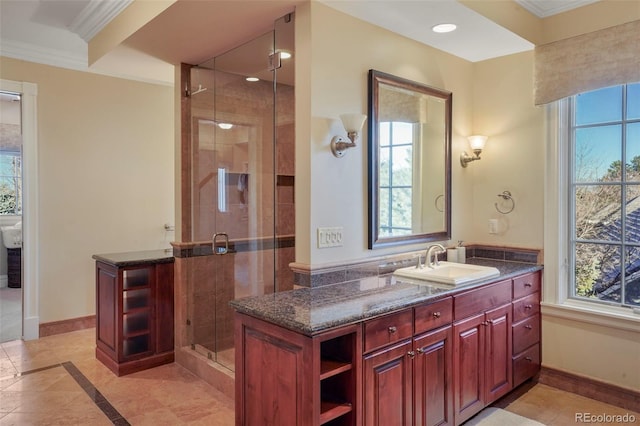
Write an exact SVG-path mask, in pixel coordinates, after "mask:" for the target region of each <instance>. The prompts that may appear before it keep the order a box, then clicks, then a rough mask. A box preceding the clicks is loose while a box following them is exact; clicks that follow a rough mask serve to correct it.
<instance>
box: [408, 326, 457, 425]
mask: <svg viewBox="0 0 640 426" xmlns="http://www.w3.org/2000/svg"><path fill="white" fill-rule="evenodd" d="M451 336H452V334H451V326H447V327H444V328H440V329H438V330H435V331H432V332H429V333H426V334H423V335H422V336H419V337H416V339H415V340H414V347H415V350H416V357H415V362H414V365H413V367H414V380H415V382H414V395H415V425H416V426H434V425H452V424H453V392H452V386H451V371H452V369H453V368H452V363H453V348H452V342H451Z"/></svg>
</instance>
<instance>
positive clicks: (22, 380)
mask: <svg viewBox="0 0 640 426" xmlns="http://www.w3.org/2000/svg"><path fill="white" fill-rule="evenodd" d="M94 336H95V329H87V330H81V331H75V332H71V333H65V334H59V335H55V336H48V337H43V338H41V339H39V340H35V341H29V342H23V341H13V342H7V343H3V344H1V345H0V426H4V425H19V426H23V425H53V424H55V425H92V426H93V425H110V424H117V425H127V424H131V425H154V426H158V425H208V426H217V425H225V426H227V425H228V426H232V425H233V423H234V405H233V400H231V399H230V398H228V397H226V396H224V395H223V394H222V393H220V392H218V391H217V390H215V389H214V388H212V387H211V386H209V385H208V384H206V383H204V382H203V381H201V380H200V379H198V378H197V377H195V376H194V375H193V374H191V373H190V372H188V371H187V370H185V369H183V368H182V367H180V366H178V365H177V364H169V365H165V366H161V367H157V368H154V369H150V370H146V371H141V372H138V373H135V374H131V375H128V376H123V377H116V376H115V375H114V374H113V373H112V372H111V371H110V370H108V369H107V368H106V367H104V366H103V365H102V364H101V363H100V362H99V361H97V360H96V359H95V356H94V345H95V344H94V338H95V337H94ZM514 394H515V395H516V396H513V397H510V398H509V399H508V400H501V401H500V402H499V403H498V404H497V405H498V406H501V407H502V408H505V409H506V410H508V411H511V412H514V413H516V414H519V415H521V416H524V417H528V418H531V419H534V420H537V421H539V422H541V423H544V424H546V425H548V426H556V425H558V426H565V425H573V424H579V423H577V422H576V419H575V416H576V413H591V414H594V415H595V414H608V415H616V414H621V415H624V414H625V413H628V411H627V410H624V409H621V408H618V407H614V406H612V405H608V404H604V403H601V402H598V401H594V400H592V399H589V398H584V397H581V396H578V395H575V394H571V393H567V392H563V391H560V390H558V389H555V388H552V387H549V386H545V385H541V384H535V385H534V384H531V385H528V386H525V387H521V388H519V389H518V391H516V392H514ZM630 414H631V415H634V416H635V423H631V424H640V413H630ZM605 424H610V423H590V425H605Z"/></svg>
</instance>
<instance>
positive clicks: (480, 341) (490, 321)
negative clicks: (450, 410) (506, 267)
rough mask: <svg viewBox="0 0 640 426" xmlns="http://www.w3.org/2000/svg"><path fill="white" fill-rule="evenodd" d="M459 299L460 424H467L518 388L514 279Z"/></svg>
mask: <svg viewBox="0 0 640 426" xmlns="http://www.w3.org/2000/svg"><path fill="white" fill-rule="evenodd" d="M453 298H454V312H455V319H456V322H454V324H453V335H454V342H453V347H454V361H453V366H454V367H453V382H454V383H453V385H454V389H455V396H454V398H455V404H454V405H455V419H456V420H455V423H456V424H461V423H463V422H464V421H466V420H468V419H469V418H471V417H472V416H473V415H475V414H477V413H478V412H480V411H481V410H482V409H483V408H484V407H485V406H487V405H488V404H490V403H491V402H493V401H495V400H496V399H498V398H500V397H501V396H503V395H505V394H507V393H508V392H509V391H510V390H511V389H512V388H513V380H512V370H511V369H512V363H511V353H512V349H511V339H512V337H511V331H512V329H511V321H512V308H511V280H505V281H501V282H498V283H496V284H492V285H489V286H486V287H481V288H478V289H474V290H471V291H468V292H464V293H460V294H458V295H454V296H453ZM496 306H497V307H496Z"/></svg>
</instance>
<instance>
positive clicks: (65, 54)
mask: <svg viewBox="0 0 640 426" xmlns="http://www.w3.org/2000/svg"><path fill="white" fill-rule="evenodd" d="M0 55H2V56H6V57H7V58H13V59H20V60H23V61H29V62H35V63H38V64H45V65H51V66H54V67H60V68H68V69H72V70H76V71H89V69H88V65H87V64H88V62H87V51H86V49H85V51H84V52H82V53H79V54H76V53H74V52H72V51H70V50H60V49H54V48H51V47H47V48H45V47H42V46H38V45H35V44H31V43H23V42H19V41H14V40H2V48H1V49H0Z"/></svg>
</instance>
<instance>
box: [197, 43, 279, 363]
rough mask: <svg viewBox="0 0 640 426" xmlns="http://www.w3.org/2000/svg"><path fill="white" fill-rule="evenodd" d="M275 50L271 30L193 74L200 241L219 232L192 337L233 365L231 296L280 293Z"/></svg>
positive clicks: (215, 357) (200, 291) (200, 348)
mask: <svg viewBox="0 0 640 426" xmlns="http://www.w3.org/2000/svg"><path fill="white" fill-rule="evenodd" d="M273 51H274V32H273V31H271V32H269V33H267V34H265V35H263V36H261V37H259V38H257V39H255V40H253V41H251V42H249V43H246V44H244V45H242V46H239V47H238V48H235V49H233V50H231V51H229V52H227V53H225V54H223V55H220V56H218V57H216V58H214V59H212V60H210V61H207V62H206V63H203V64H200V66H198V67H197V68H194V69H193V70H192V73H191V78H192V81H191V86H192V87H191V102H192V115H193V123H192V124H193V127H192V134H193V143H194V145H193V148H194V149H193V161H192V179H193V188H194V189H193V194H192V197H193V203H194V208H193V218H192V223H193V241H211V240H212V239H214V238H213V237H214V235H217V236H216V237H215V241H216V244H215V245H216V247H215V248H214V250H213V251H214V254H212V255H211V256H209V258H208V259H207V260H206V261H205V262H204V267H206V268H207V276H208V279H206V280H202V282H198V283H196V285H195V287H196V288H194V289H193V291H190V292H189V293H190V295H189V297H193V300H192V301H191V303H190V304H189V305H190V306H192V307H193V312H192V313H190V316H191V318H192V327H191V336H190V337H191V338H192V342H193V344H192V346H193V347H194V348H195V349H196V350H198V351H201V352H202V353H204V354H206V355H207V356H208V357H209V358H211V359H213V360H215V361H217V362H218V363H219V364H221V365H223V366H225V367H227V368H229V369H233V368H234V351H233V347H234V340H233V336H234V333H233V330H234V328H233V310H232V309H231V308H230V307H229V304H228V303H229V301H230V300H232V299H235V298H239V297H245V296H251V295H261V294H266V293H272V292H274V291H275V268H274V262H275V254H274V248H275V243H274V239H275V208H274V203H275V201H274V200H275V181H276V177H275V165H274V162H275V155H274V153H275V141H274V133H275V130H274V121H275V120H274V89H275V86H274V78H273V71H271V70H269V56H270V54H271V53H273ZM248 77H255V78H256V79H257V80H254V81H251V80H248ZM225 251H226V253H225ZM223 253H224V254H223Z"/></svg>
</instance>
